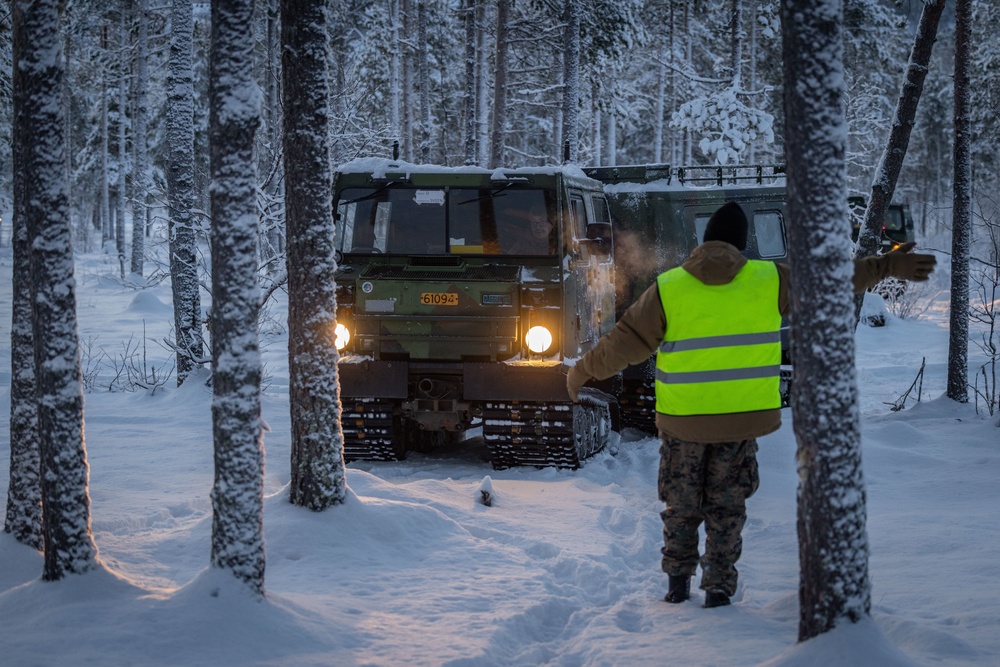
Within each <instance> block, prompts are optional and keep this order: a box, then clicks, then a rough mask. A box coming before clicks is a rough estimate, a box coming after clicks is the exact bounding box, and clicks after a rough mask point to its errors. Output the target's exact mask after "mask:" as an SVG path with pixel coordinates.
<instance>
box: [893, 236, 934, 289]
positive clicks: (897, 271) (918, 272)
mask: <svg viewBox="0 0 1000 667" xmlns="http://www.w3.org/2000/svg"><path fill="white" fill-rule="evenodd" d="M916 245H917V244H916V243H904V244H902V245H901V246H899V247H898V248H896V249H895V250H893V251H892V252H890V253H886V255H885V256H886V258H887V259H888V260H889V275H890V276H892V277H894V278H899V279H901V280H915V281H918V282H922V281H924V280H927V278H929V277H930V275H931V273H933V272H934V265H935V264H937V257H935V256H934V255H925V254H922V253H911V252H910V251H911V250H913V248H914V246H916Z"/></svg>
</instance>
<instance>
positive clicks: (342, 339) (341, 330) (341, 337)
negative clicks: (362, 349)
mask: <svg viewBox="0 0 1000 667" xmlns="http://www.w3.org/2000/svg"><path fill="white" fill-rule="evenodd" d="M334 333H336V334H337V339H336V340H335V341H334V345H336V346H337V350H343V349H344V348H345V347H347V344H348V343H350V342H351V330H350V329H348V328H347V327H345V326H344V325H343V324H341V323H340V322H338V323H337V328H336V329H335V330H334Z"/></svg>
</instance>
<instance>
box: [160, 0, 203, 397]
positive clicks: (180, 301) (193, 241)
mask: <svg viewBox="0 0 1000 667" xmlns="http://www.w3.org/2000/svg"><path fill="white" fill-rule="evenodd" d="M191 12H192V7H191V0H173V3H172V5H171V15H170V24H171V29H170V59H169V68H170V76H169V79H168V94H167V145H168V149H169V155H170V158H169V160H168V163H167V197H168V200H167V201H168V207H169V216H170V218H169V239H170V285H171V289H172V292H173V306H174V345H175V348H174V349H175V354H176V357H177V384H178V385H180V384H183V383H184V381H185V380H186V379H187V377H188V375H190V374H191V372H192V371H193V370H194V369H195V368H198V367H200V366H201V363H202V361H201V360H202V358H203V357H204V354H205V352H204V349H205V348H204V343H203V341H202V335H201V325H202V320H201V292H200V286H199V284H198V249H197V233H196V227H197V222H196V218H195V212H194V209H195V208H196V201H197V196H196V193H195V173H194V172H195V160H194V150H195V149H194V94H195V93H194V83H193V80H192V77H193V74H192V69H191V59H192V43H191V42H192V31H193V25H192V18H191Z"/></svg>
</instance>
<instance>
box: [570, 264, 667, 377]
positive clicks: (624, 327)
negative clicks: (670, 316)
mask: <svg viewBox="0 0 1000 667" xmlns="http://www.w3.org/2000/svg"><path fill="white" fill-rule="evenodd" d="M666 330H667V322H666V316H665V315H664V313H663V306H662V305H661V303H660V290H659V288H658V287H657V284H656V283H655V282H654V283H653V284H652V285H650V286H649V288H647V289H646V291H645V292H643V293H642V295H641V296H640V297H639V299H638V300H637V301H636V302H635V303H633V304H632V305H631V306H629V308H628V310H626V311H625V313H624V314H623V315H622V318H621V319H620V320H618V323H617V324H616V325H615V328H614V329H612V330H611V332H610V333H608V335H607V336H604V337H603V338H601V340H600V341H598V343H597V345H596V346H595V347H594V349H592V350H591V351H590V352H588V353H587V354H585V355H584V356H583V358H582V359H580V361H578V362H577V364H576V365H577V370H576V372H577V373H578V374H582V375H584V376H586V377H587V378H593V379H596V380H606V379H607V378H609V377H611V376H612V375H614V374H615V373H617V372H618V371H620V370H622V369H624V368H625V367H626V366H630V365H632V364H638V363H640V362H643V361H645V360H646V359H647V358H649V355H651V354H652V353H653V352H654V351H656V348H657V346H659V344H660V341H662V340H663V333H664V332H665V331H666Z"/></svg>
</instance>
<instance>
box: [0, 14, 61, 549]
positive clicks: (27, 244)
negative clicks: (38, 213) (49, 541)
mask: <svg viewBox="0 0 1000 667" xmlns="http://www.w3.org/2000/svg"><path fill="white" fill-rule="evenodd" d="M15 4H16V3H15ZM14 19H15V20H14V26H13V28H14V35H13V41H14V58H15V59H14V63H15V66H14V72H13V77H12V81H11V84H12V89H13V90H12V95H11V102H12V105H13V114H12V116H13V118H12V121H13V128H12V129H13V132H12V136H11V153H12V156H11V157H12V158H13V162H14V170H13V174H12V176H13V200H14V201H13V204H14V211H13V213H14V220H13V228H12V230H11V245H12V246H13V248H12V249H13V252H14V266H13V269H12V273H13V276H12V277H13V289H12V292H11V310H12V314H11V328H10V365H11V372H10V482H9V484H8V486H7V513H6V518H5V520H4V531H5V532H7V533H10V534H11V535H13V536H14V539H16V540H17V541H18V542H21V543H22V544H27V545H28V546H30V547H33V548H35V549H38V550H41V549H42V547H43V543H44V538H43V534H42V480H41V477H40V473H41V465H42V461H41V454H40V452H39V434H38V404H37V390H36V380H35V348H34V343H33V342H32V337H31V328H32V320H31V238H30V237H29V235H28V221H27V215H28V204H29V202H28V190H27V188H26V187H25V185H26V184H25V181H26V176H27V174H26V173H25V172H26V170H25V169H23V168H22V167H23V166H24V165H25V163H26V155H27V152H28V151H29V150H30V144H31V142H30V141H28V140H27V136H28V135H27V134H26V130H27V129H28V127H30V125H31V119H30V118H26V117H25V113H26V111H25V107H26V106H27V105H25V103H24V96H25V92H26V91H25V76H24V73H23V72H21V71H20V70H19V69H18V68H17V62H18V60H19V52H20V50H21V49H22V48H25V47H26V46H27V44H26V42H25V40H26V39H27V36H26V35H25V34H23V33H24V28H25V25H24V24H25V22H24V20H23V19H22V18H21V13H20V11H19V10H17V9H16V8H15V10H14ZM65 109H66V107H65V106H64V107H63V110H64V111H65ZM66 182H67V183H68V182H69V181H66Z"/></svg>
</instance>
